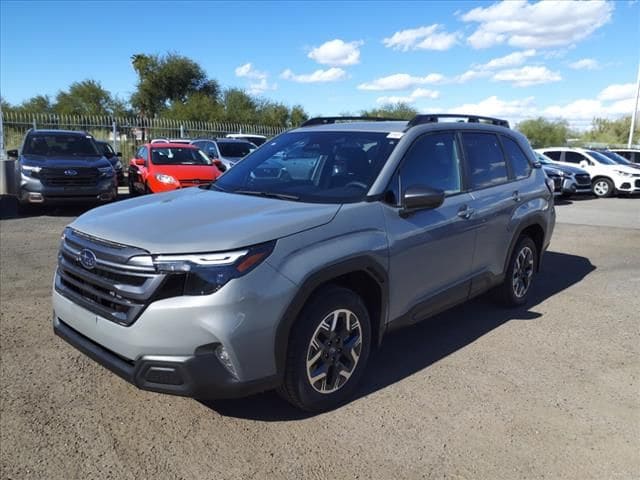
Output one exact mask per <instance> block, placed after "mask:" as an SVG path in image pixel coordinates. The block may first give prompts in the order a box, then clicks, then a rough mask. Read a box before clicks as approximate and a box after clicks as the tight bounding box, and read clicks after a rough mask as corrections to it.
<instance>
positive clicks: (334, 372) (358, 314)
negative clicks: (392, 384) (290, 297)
mask: <svg viewBox="0 0 640 480" xmlns="http://www.w3.org/2000/svg"><path fill="white" fill-rule="evenodd" d="M370 345H371V322H370V319H369V313H368V312H367V309H366V307H365V305H364V303H363V302H362V299H361V298H360V297H359V296H358V295H356V294H355V293H354V292H353V291H351V290H349V289H346V288H343V287H337V286H331V287H327V288H324V289H322V290H320V291H319V292H318V293H317V294H315V295H314V297H313V298H312V300H311V301H310V302H309V303H308V304H307V305H306V306H305V308H304V309H303V310H302V312H301V314H300V316H299V317H298V320H297V322H296V324H295V325H294V327H293V329H292V331H291V336H290V340H289V347H288V351H287V363H286V365H285V378H284V382H283V385H282V386H281V387H280V389H279V393H280V395H281V396H282V397H284V398H285V399H286V400H287V401H289V402H290V403H292V404H293V405H294V406H296V407H298V408H300V409H302V410H307V411H311V412H320V411H325V410H329V409H331V408H334V407H336V406H338V405H340V404H342V403H344V402H345V401H347V400H348V399H349V398H351V397H352V396H353V394H354V393H355V390H356V389H357V387H358V383H359V381H360V380H361V378H362V375H363V373H364V370H365V367H366V363H367V360H368V358H369V351H370Z"/></svg>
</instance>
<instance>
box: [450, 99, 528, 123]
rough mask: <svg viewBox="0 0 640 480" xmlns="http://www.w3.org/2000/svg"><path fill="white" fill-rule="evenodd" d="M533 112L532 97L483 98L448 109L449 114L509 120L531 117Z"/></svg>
mask: <svg viewBox="0 0 640 480" xmlns="http://www.w3.org/2000/svg"><path fill="white" fill-rule="evenodd" d="M535 112H536V107H535V104H534V97H526V98H523V99H520V100H510V101H508V100H501V99H499V98H498V97H497V96H495V95H494V96H491V97H488V98H485V99H484V100H481V101H480V102H478V103H465V104H464V105H460V106H458V107H454V108H451V109H449V113H461V114H462V113H466V114H470V115H485V116H489V117H503V118H509V119H511V120H513V119H522V118H526V117H529V116H533V115H535Z"/></svg>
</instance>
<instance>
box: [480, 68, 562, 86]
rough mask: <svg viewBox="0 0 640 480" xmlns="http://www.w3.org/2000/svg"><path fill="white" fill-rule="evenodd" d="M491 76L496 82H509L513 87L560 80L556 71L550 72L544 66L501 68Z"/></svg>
mask: <svg viewBox="0 0 640 480" xmlns="http://www.w3.org/2000/svg"><path fill="white" fill-rule="evenodd" d="M491 78H492V79H493V80H496V81H498V82H511V83H512V85H513V86H514V87H528V86H530V85H540V84H543V83H551V82H557V81H559V80H562V77H561V76H560V74H559V73H558V72H552V71H551V70H549V69H548V68H547V67H545V66H535V67H531V66H527V67H522V68H517V69H511V70H501V71H499V72H496V73H495V74H494V75H493V77H491Z"/></svg>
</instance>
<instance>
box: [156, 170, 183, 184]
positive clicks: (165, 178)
mask: <svg viewBox="0 0 640 480" xmlns="http://www.w3.org/2000/svg"><path fill="white" fill-rule="evenodd" d="M156 180H158V181H159V182H160V183H167V184H171V183H178V181H177V180H176V179H175V178H173V177H172V176H171V175H164V174H163V173H158V174H157V175H156Z"/></svg>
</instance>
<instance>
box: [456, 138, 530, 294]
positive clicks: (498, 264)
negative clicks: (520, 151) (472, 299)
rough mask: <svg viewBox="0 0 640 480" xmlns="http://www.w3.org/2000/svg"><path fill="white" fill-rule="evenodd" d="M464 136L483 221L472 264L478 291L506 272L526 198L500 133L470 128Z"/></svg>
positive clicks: (473, 204) (477, 213)
mask: <svg viewBox="0 0 640 480" xmlns="http://www.w3.org/2000/svg"><path fill="white" fill-rule="evenodd" d="M460 137H461V141H462V145H463V149H464V158H465V167H466V171H467V181H468V185H469V189H470V194H471V196H472V198H473V200H472V201H471V207H472V208H473V215H474V218H475V220H476V221H477V222H479V223H480V224H481V228H479V230H478V239H477V243H476V250H475V255H474V259H473V265H472V267H471V270H472V275H473V277H474V281H473V286H472V293H475V292H477V291H481V290H483V289H484V288H485V287H488V286H489V285H491V284H493V283H494V282H495V281H497V279H498V278H499V276H500V274H501V273H502V270H503V268H504V261H505V257H506V253H507V252H508V249H509V245H510V243H511V237H512V233H511V232H510V231H509V227H510V221H511V218H512V217H513V215H514V211H515V209H516V208H517V207H518V205H519V204H520V202H521V201H522V197H521V192H520V190H519V185H518V183H517V182H514V175H513V172H512V170H511V166H510V165H509V164H508V163H507V161H506V158H505V154H504V152H503V149H502V145H501V142H500V138H499V136H498V135H497V134H496V133H494V132H478V131H473V132H470V131H466V132H462V133H461V134H460Z"/></svg>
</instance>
